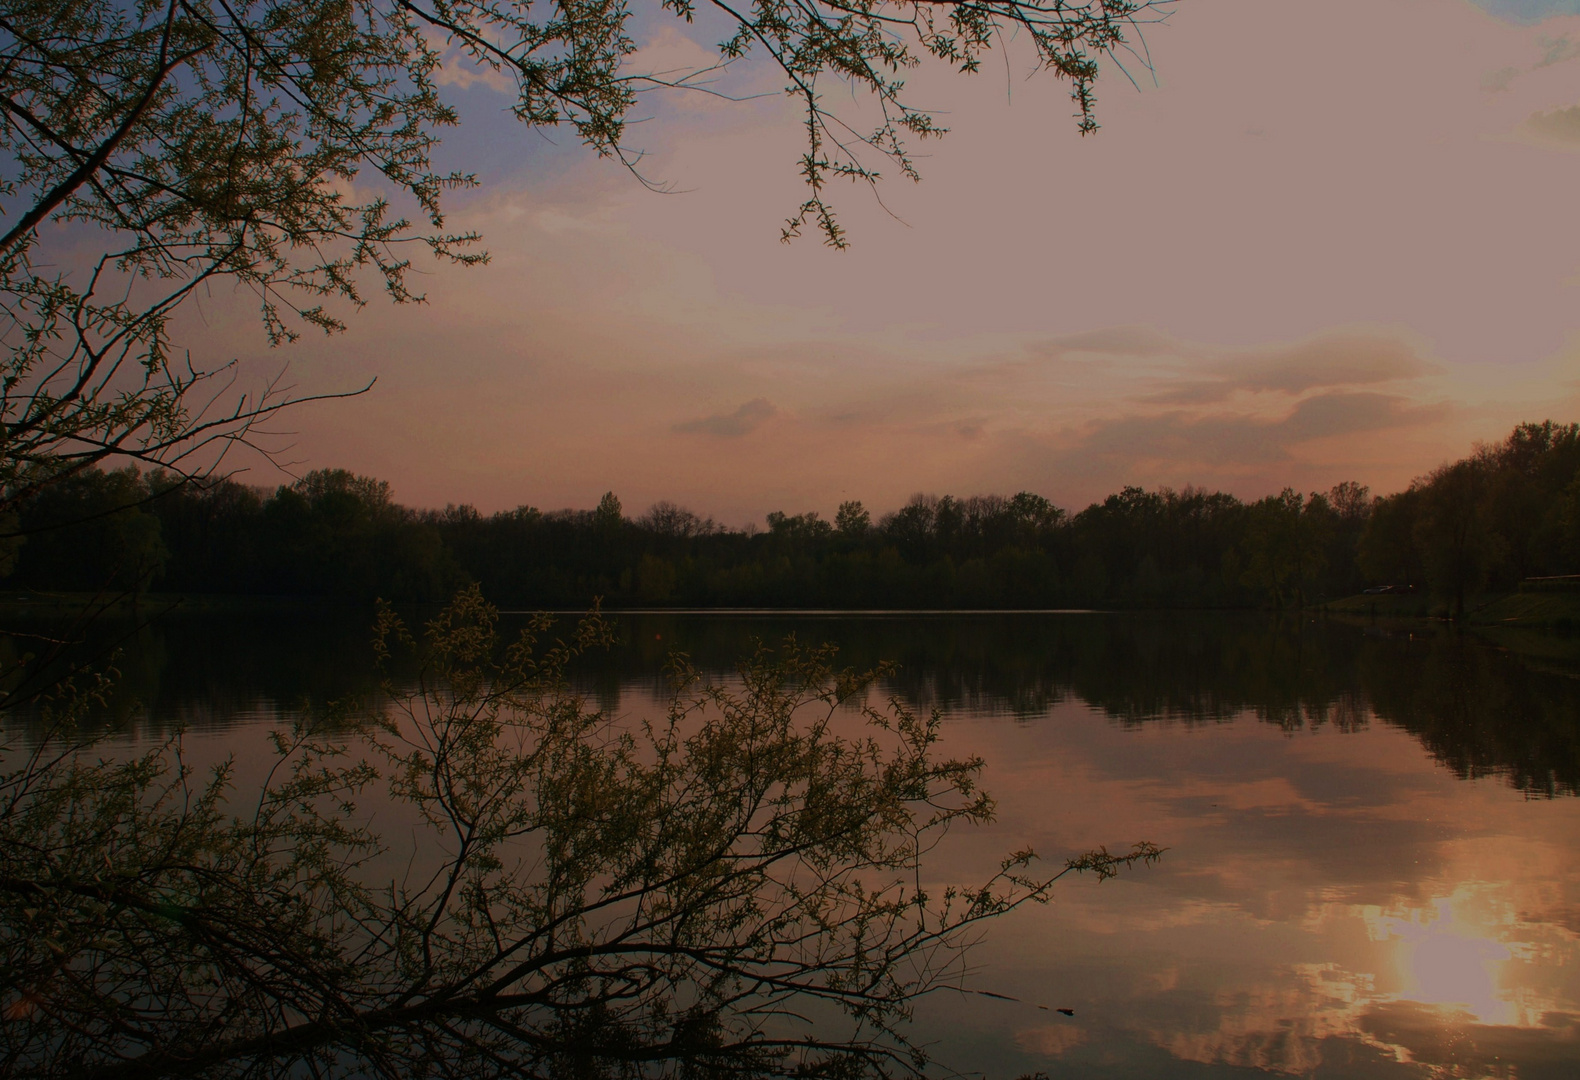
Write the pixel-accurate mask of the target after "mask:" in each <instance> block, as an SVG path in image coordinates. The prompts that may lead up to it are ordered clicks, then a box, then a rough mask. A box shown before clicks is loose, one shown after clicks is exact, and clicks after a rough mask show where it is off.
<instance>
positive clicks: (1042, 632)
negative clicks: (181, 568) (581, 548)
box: [117, 610, 1580, 795]
mask: <svg viewBox="0 0 1580 1080" xmlns="http://www.w3.org/2000/svg"><path fill="white" fill-rule="evenodd" d="M367 623H368V617H367V616H366V615H365V614H364V613H361V612H340V613H334V612H332V611H327V610H310V611H306V612H283V611H282V612H271V613H267V614H256V613H255V614H251V615H247V616H238V615H232V614H226V615H219V614H213V615H188V616H182V617H177V618H171V619H165V620H162V621H160V622H158V623H156V624H155V625H153V626H151V627H148V628H146V629H144V630H143V631H141V632H139V633H138V634H136V635H134V636H132V637H130V638H128V639H127V640H126V641H125V642H123V643H122V646H121V648H122V655H121V658H120V659H119V661H118V662H117V663H118V667H119V668H120V669H121V671H122V685H121V688H120V690H119V694H120V701H121V704H122V707H123V708H131V707H132V706H133V705H135V706H136V709H137V712H138V714H140V715H143V716H146V717H149V718H151V719H150V721H149V722H150V723H151V724H152V725H153V729H159V730H164V729H168V728H169V727H170V726H171V725H172V724H173V723H174V722H175V721H176V720H184V721H185V722H186V723H187V724H188V726H190V727H204V726H209V725H212V724H219V723H223V722H225V720H226V719H227V718H229V717H233V716H236V715H238V714H245V713H248V712H252V711H254V710H256V709H257V708H258V707H259V706H260V704H275V705H278V706H281V707H284V708H287V709H289V708H291V707H294V706H295V705H297V704H298V703H300V702H303V701H310V702H314V703H322V702H326V701H332V700H337V699H345V698H349V697H355V696H358V695H365V694H366V693H368V692H369V691H371V689H372V687H373V676H372V654H371V650H370V648H369V645H368V629H367ZM615 624H616V627H617V632H618V642H617V644H616V645H615V646H614V647H613V648H612V649H611V650H610V651H609V652H607V653H604V654H601V655H598V656H596V657H593V658H592V659H591V660H590V661H589V662H588V663H587V664H586V665H585V666H584V667H583V668H582V669H581V670H580V671H578V673H577V675H576V679H577V684H578V685H579V686H580V687H581V689H582V690H583V692H585V693H587V694H588V696H589V697H590V698H591V699H592V701H593V702H594V703H595V704H596V705H597V706H598V707H599V708H601V709H604V710H606V711H608V712H611V713H613V712H618V711H620V710H621V708H622V700H624V708H626V709H631V708H644V707H646V706H645V705H642V704H639V703H638V701H637V699H640V700H641V701H645V702H650V701H651V700H653V698H654V696H655V695H656V696H657V697H660V698H661V697H663V696H664V687H665V685H666V684H665V677H664V669H665V666H666V664H667V663H668V660H669V657H670V656H671V654H672V653H674V652H677V651H678V652H683V653H686V654H687V655H689V656H690V657H691V659H692V661H693V662H694V663H695V664H696V665H697V666H698V668H699V669H701V670H703V671H706V672H710V673H714V674H722V673H725V672H728V671H730V670H732V669H733V667H734V665H735V664H736V662H737V661H738V660H739V659H740V658H741V656H742V655H743V654H744V653H745V652H747V651H748V650H749V649H750V647H751V643H752V642H753V640H757V641H762V642H764V643H768V644H776V643H778V642H780V641H782V640H784V638H785V637H787V636H789V635H794V636H795V637H796V638H797V639H798V640H799V641H802V642H818V643H821V642H825V641H827V642H833V643H835V644H837V645H838V646H839V647H840V650H841V652H840V661H841V663H843V664H848V665H850V666H852V667H855V668H858V669H862V668H869V667H872V666H874V665H876V664H877V663H879V662H880V661H890V662H893V663H894V664H895V665H897V666H896V668H895V671H894V673H893V675H892V676H890V677H889V678H888V679H887V680H886V681H885V683H884V685H883V687H882V689H883V691H884V692H885V693H886V694H895V695H897V696H899V697H900V698H902V699H903V700H906V701H908V702H910V703H912V704H913V705H919V706H922V707H937V708H939V709H941V710H943V711H945V712H953V713H983V712H995V713H1009V714H1010V715H1012V716H1015V717H1018V718H1021V719H1023V720H1035V719H1036V718H1039V717H1042V716H1044V715H1046V714H1047V712H1048V711H1049V710H1050V709H1051V708H1053V707H1054V706H1055V705H1058V704H1059V703H1061V702H1064V701H1066V700H1068V699H1070V698H1072V697H1074V698H1078V699H1080V700H1081V701H1084V702H1086V703H1088V704H1090V705H1091V706H1092V707H1094V708H1096V709H1098V710H1100V711H1102V712H1103V713H1105V714H1106V715H1107V716H1109V717H1111V718H1113V719H1114V720H1116V721H1118V722H1120V723H1122V724H1125V725H1127V726H1129V725H1134V726H1144V725H1148V724H1153V723H1157V722H1170V723H1185V724H1207V723H1218V722H1224V721H1227V720H1232V719H1234V718H1236V717H1239V716H1242V715H1245V714H1251V715H1253V716H1256V717H1258V718H1259V719H1261V720H1262V721H1264V722H1267V723H1271V724H1277V725H1278V726H1279V727H1281V728H1283V729H1284V730H1288V731H1294V730H1301V729H1309V728H1315V727H1320V726H1323V725H1331V726H1332V727H1334V728H1336V729H1338V730H1340V731H1353V730H1357V729H1360V728H1363V727H1365V726H1366V724H1367V722H1368V718H1369V717H1370V716H1372V715H1375V716H1377V717H1378V718H1379V719H1381V720H1383V721H1384V722H1386V723H1389V724H1393V725H1396V726H1398V727H1400V728H1402V729H1404V730H1406V731H1408V732H1410V733H1411V734H1412V735H1414V736H1415V737H1416V738H1417V739H1419V740H1420V741H1421V743H1422V745H1423V746H1425V747H1426V748H1427V750H1429V751H1430V752H1431V753H1432V754H1433V755H1434V756H1435V757H1437V758H1438V759H1439V760H1440V761H1442V762H1443V764H1444V765H1446V766H1447V767H1449V768H1451V769H1453V770H1454V771H1455V772H1456V773H1457V774H1458V775H1460V776H1465V777H1470V776H1483V775H1489V774H1498V775H1505V776H1507V777H1508V778H1509V780H1510V782H1511V783H1512V784H1514V785H1515V786H1516V787H1518V788H1520V789H1521V790H1524V791H1529V792H1532V793H1536V794H1542V795H1550V794H1557V793H1577V792H1580V680H1576V679H1573V678H1570V677H1566V676H1564V675H1562V674H1556V673H1553V672H1549V671H1542V670H1537V669H1535V668H1533V667H1531V666H1529V665H1527V664H1525V663H1524V662H1522V661H1521V660H1520V659H1518V658H1517V657H1516V656H1514V655H1513V654H1510V653H1507V652H1501V651H1498V650H1495V649H1492V648H1490V647H1487V646H1486V645H1484V644H1481V643H1479V642H1478V641H1477V640H1476V639H1474V638H1466V637H1463V636H1460V635H1456V634H1454V633H1453V632H1451V631H1448V630H1442V631H1438V630H1437V629H1436V628H1432V627H1428V628H1426V629H1425V630H1424V631H1423V630H1422V629H1421V628H1417V629H1416V632H1414V633H1412V632H1409V631H1408V630H1401V631H1397V632H1393V631H1382V630H1378V629H1376V628H1369V627H1360V626H1355V625H1352V624H1347V623H1337V622H1332V621H1327V620H1323V619H1320V618H1316V617H1312V616H1309V615H1308V616H1305V617H1285V618H1274V617H1269V616H1262V615H1255V614H1240V613H1221V614H1204V613H1196V614H1190V613H1157V614H1153V613H1110V614H1092V615H1069V616H1028V615H983V616H939V617H926V616H915V615H900V616H895V617H892V618H823V617H792V616H782V615H773V616H761V617H744V616H722V617H721V616H686V615H673V614H660V613H652V614H641V615H622V616H619V617H617V618H616V619H615ZM633 694H634V695H636V698H632V697H631V695H633Z"/></svg>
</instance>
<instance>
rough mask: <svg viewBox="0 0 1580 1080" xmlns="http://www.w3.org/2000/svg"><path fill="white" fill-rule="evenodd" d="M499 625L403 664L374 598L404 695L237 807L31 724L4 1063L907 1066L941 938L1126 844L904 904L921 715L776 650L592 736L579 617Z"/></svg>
mask: <svg viewBox="0 0 1580 1080" xmlns="http://www.w3.org/2000/svg"><path fill="white" fill-rule="evenodd" d="M496 619H497V613H496V612H495V611H494V609H492V608H491V607H490V606H489V605H487V604H486V603H485V602H484V601H483V600H482V599H481V596H480V594H479V593H478V592H477V590H475V589H472V590H468V591H466V592H464V593H462V594H461V595H460V596H459V597H458V598H457V599H456V600H455V601H454V603H452V604H451V605H450V606H449V607H448V608H447V609H446V610H445V611H444V612H443V613H442V614H441V615H440V616H439V617H438V618H437V619H436V620H435V621H434V622H433V623H431V624H430V626H429V627H428V630H427V633H426V635H425V636H424V638H423V640H422V641H421V643H420V644H419V643H418V642H416V641H415V640H414V639H413V638H412V637H411V636H410V635H409V634H408V633H407V631H406V628H405V626H404V624H403V623H402V622H401V620H400V619H399V618H397V617H396V616H395V615H394V614H393V613H392V612H391V611H390V610H389V609H387V608H386V609H384V610H383V611H382V613H381V615H380V621H379V627H378V638H377V640H378V642H379V651H380V655H381V656H383V657H385V658H386V659H388V658H390V657H392V655H393V654H394V653H395V652H397V651H400V650H403V649H413V650H415V651H416V653H417V654H418V656H419V658H420V673H419V675H418V677H417V678H416V679H415V681H413V682H411V683H402V684H400V685H396V684H394V683H391V684H388V685H387V686H386V688H385V690H386V695H387V696H386V698H385V699H384V700H383V702H382V704H381V706H380V707H379V708H376V709H374V710H373V711H371V712H370V713H368V714H365V715H363V716H362V717H361V722H360V723H358V724H352V723H350V722H349V721H350V720H351V719H352V718H351V717H350V716H347V717H342V718H339V720H338V721H331V720H330V719H328V718H317V719H314V718H304V719H303V720H301V721H300V722H299V723H298V724H297V725H295V726H294V727H293V728H292V729H291V730H289V731H281V732H276V733H275V735H274V737H273V738H274V747H275V761H274V763H273V768H272V771H271V772H270V775H269V777H268V779H267V780H266V781H265V782H264V783H263V784H262V785H261V787H260V790H259V791H257V792H252V791H244V790H241V789H240V788H239V787H238V785H237V774H238V769H237V766H236V764H235V763H234V762H233V761H230V760H227V761H224V762H221V763H220V764H218V765H216V766H214V767H213V768H212V769H211V770H209V771H207V773H206V774H204V773H200V771H199V770H198V769H197V768H196V767H195V766H193V765H191V764H190V763H188V762H187V760H186V759H185V756H184V754H183V750H182V746H181V743H180V740H179V739H177V740H175V741H173V742H171V743H169V744H167V745H165V746H162V747H159V748H156V749H154V750H151V751H149V752H147V753H144V754H141V755H137V756H132V757H130V758H123V759H119V760H118V759H115V758H114V757H101V756H97V754H98V751H96V750H95V748H93V747H92V746H90V745H87V744H85V743H83V742H80V741H74V739H73V735H72V731H73V728H72V725H71V720H72V718H73V717H74V716H76V715H79V714H80V711H81V710H80V708H78V707H77V706H78V705H79V704H80V703H77V702H73V701H62V702H60V703H59V711H58V712H57V713H56V714H55V718H56V720H57V727H56V729H55V730H54V732H53V733H52V737H49V738H45V739H44V740H42V741H40V742H38V743H36V744H35V745H34V746H32V747H31V748H19V747H13V748H11V749H10V750H9V751H8V753H7V758H6V760H7V768H8V771H6V772H5V774H4V775H3V776H0V927H3V928H0V986H4V987H5V988H6V989H5V990H4V991H0V994H3V997H0V1010H4V1014H5V1016H6V1018H7V1019H6V1022H5V1023H4V1024H0V1060H4V1061H5V1062H6V1064H7V1068H8V1070H11V1071H17V1072H20V1073H23V1074H26V1075H30V1076H40V1077H49V1076H61V1077H66V1076H70V1077H117V1076H158V1075H185V1076H205V1077H208V1076H213V1077H219V1076H241V1075H246V1076H286V1075H299V1074H300V1073H299V1072H293V1070H301V1069H306V1070H308V1071H309V1072H310V1073H311V1074H313V1075H331V1076H353V1075H355V1076H383V1077H390V1078H395V1077H400V1078H403V1080H404V1078H412V1077H421V1076H454V1077H461V1076H465V1077H469V1078H486V1077H491V1076H519V1075H534V1076H539V1075H549V1076H556V1075H572V1074H574V1075H576V1076H583V1077H585V1076H611V1077H612V1076H635V1075H643V1076H648V1075H653V1074H654V1073H662V1074H665V1075H684V1076H697V1075H725V1074H729V1075H745V1076H764V1077H769V1076H786V1077H788V1076H792V1075H793V1076H798V1077H816V1076H828V1077H836V1076H837V1077H859V1076H873V1077H880V1076H896V1075H901V1076H903V1075H917V1074H919V1073H920V1071H921V1070H922V1068H923V1067H924V1065H925V1062H926V1057H925V1054H924V1053H923V1051H922V1050H921V1048H920V1047H918V1046H916V1045H914V1044H913V1043H912V1042H911V1040H910V1038H909V1036H908V1035H907V1033H906V1030H905V1026H904V1025H905V1021H906V1019H907V1017H908V1016H909V1015H910V1010H911V1008H912V1005H913V1003H914V1002H915V1000H916V999H917V997H918V996H919V995H922V994H925V993H927V992H929V991H931V990H934V989H937V988H939V987H944V986H952V985H957V984H958V980H959V979H960V978H961V977H962V976H963V974H964V967H963V952H962V948H963V946H964V945H965V944H966V941H967V936H966V935H967V933H968V931H970V929H971V928H972V927H974V926H977V925H978V924H980V923H981V922H982V920H984V919H988V918H991V917H993V916H995V915H999V914H1002V913H1003V912H1006V911H1008V910H1010V909H1012V908H1014V907H1016V906H1018V905H1021V904H1024V903H1026V902H1028V901H1041V900H1044V899H1046V898H1047V896H1048V891H1049V888H1050V886H1051V884H1052V882H1053V881H1054V880H1056V879H1057V878H1058V877H1060V876H1062V874H1064V873H1068V872H1078V871H1092V872H1095V873H1096V874H1098V875H1099V876H1100V877H1107V876H1111V875H1112V874H1113V873H1115V872H1116V871H1117V870H1118V869H1119V868H1121V867H1123V866H1127V865H1131V864H1133V863H1135V862H1137V861H1145V862H1150V861H1152V860H1154V859H1156V858H1157V856H1158V854H1159V851H1158V849H1157V848H1155V847H1153V846H1151V845H1147V844H1141V845H1137V847H1136V848H1135V849H1134V850H1133V851H1132V852H1130V853H1129V854H1126V855H1123V856H1115V855H1111V854H1109V853H1108V852H1106V851H1097V852H1091V853H1088V854H1086V855H1082V856H1079V857H1077V858H1075V859H1071V860H1069V861H1068V862H1067V863H1066V864H1065V867H1064V869H1063V870H1061V871H1059V872H1058V873H1055V874H1052V875H1042V874H1039V873H1038V872H1037V871H1036V869H1035V860H1034V856H1033V855H1032V854H1031V853H1030V852H1029V851H1023V852H1018V853H1015V854H1013V855H1011V856H1010V857H1008V858H1007V859H1006V860H1005V861H1004V862H1003V864H1002V866H1001V868H1000V870H999V872H998V873H996V874H995V875H993V876H992V877H991V878H990V879H989V880H988V881H986V882H984V883H983V884H982V885H980V886H977V887H971V888H960V887H955V886H948V887H943V888H941V889H938V890H937V891H930V890H929V887H928V886H927V885H926V880H927V879H926V877H925V872H924V870H923V868H922V866H921V864H920V860H921V858H922V856H923V855H924V854H925V852H927V851H928V850H930V849H931V847H932V846H933V845H934V844H935V843H936V842H937V841H938V839H939V838H940V837H941V836H942V834H943V833H945V832H946V831H947V830H949V829H950V828H951V827H952V826H956V825H962V824H972V823H978V822H982V821H985V820H988V819H989V818H990V817H991V815H992V811H993V803H992V801H991V799H989V798H988V797H987V795H986V794H984V793H983V792H982V791H981V789H980V788H979V786H978V776H979V773H980V770H981V762H980V761H978V760H976V759H964V760H955V759H948V758H944V757H941V756H940V755H939V754H938V753H937V747H936V741H937V738H938V725H939V717H938V716H937V714H933V715H932V716H930V717H922V716H918V715H916V714H914V713H913V712H911V711H909V710H908V709H906V708H904V707H903V706H901V705H900V704H899V703H898V702H896V701H891V702H890V703H889V704H888V707H887V708H885V709H878V708H873V707H870V706H868V705H866V704H865V703H864V692H865V690H866V688H867V687H868V686H869V685H870V680H871V677H872V676H871V673H869V674H867V675H859V674H856V673H854V672H851V671H849V670H837V669H835V668H834V667H833V666H832V660H833V657H832V654H831V653H830V652H829V651H828V650H826V649H807V648H803V647H800V646H798V645H796V644H795V643H794V642H793V641H790V642H787V643H786V644H785V646H784V647H783V648H782V649H781V650H780V651H779V652H777V653H772V652H769V651H767V650H759V651H758V652H757V653H756V654H755V655H753V656H752V657H750V658H748V659H747V661H746V662H745V663H743V665H742V666H741V668H740V671H739V676H738V679H737V680H736V681H733V682H731V683H729V684H727V685H726V684H717V683H710V682H707V681H705V680H703V679H702V678H701V677H700V676H699V674H698V673H697V671H696V670H695V669H693V668H691V667H690V666H689V665H688V664H687V663H686V662H685V660H684V658H677V660H676V664H675V668H674V675H675V686H676V690H675V696H674V700H673V704H672V705H671V707H670V709H669V711H668V714H667V715H666V716H665V717H663V718H662V719H657V720H650V721H645V722H642V723H634V722H633V723H619V722H616V721H614V720H613V719H612V718H610V717H607V716H605V715H603V714H601V713H598V712H594V711H590V710H589V709H588V708H587V707H586V705H585V703H584V702H583V701H582V700H581V698H579V697H578V696H577V695H576V694H575V693H573V692H572V691H571V690H570V689H569V688H568V686H567V684H566V681H565V679H566V671H567V665H568V664H569V663H570V662H571V661H572V660H573V659H574V658H575V657H576V656H577V655H578V654H579V653H581V652H582V651H583V650H585V649H587V648H589V647H591V646H594V645H596V644H597V643H599V642H600V641H602V640H603V639H604V638H605V637H606V636H607V633H608V628H607V626H606V625H605V624H604V623H603V621H602V620H601V619H600V618H599V617H598V615H597V614H596V613H594V614H593V615H591V616H589V617H588V618H587V619H586V620H584V621H583V622H582V623H581V624H580V625H579V626H578V627H577V629H576V631H575V633H574V635H572V637H571V638H570V639H569V640H568V641H559V642H555V643H552V644H545V642H546V639H545V638H544V634H545V633H546V632H547V631H548V630H549V625H550V624H549V620H548V619H547V618H546V617H540V618H538V619H536V620H534V621H533V622H532V623H531V625H530V626H529V628H528V629H527V630H525V631H524V632H523V633H522V635H521V636H520V637H519V638H517V639H515V640H513V641H509V642H505V641H501V640H500V639H499V635H498V633H497V629H496ZM375 822H376V823H378V825H379V826H380V829H379V831H375V829H374V827H373V824H374V823H375ZM408 837H409V839H408Z"/></svg>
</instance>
